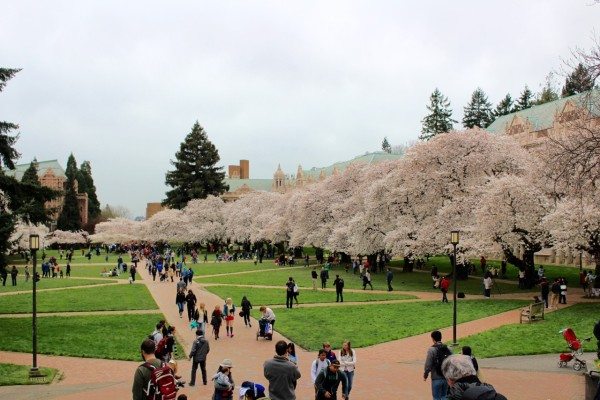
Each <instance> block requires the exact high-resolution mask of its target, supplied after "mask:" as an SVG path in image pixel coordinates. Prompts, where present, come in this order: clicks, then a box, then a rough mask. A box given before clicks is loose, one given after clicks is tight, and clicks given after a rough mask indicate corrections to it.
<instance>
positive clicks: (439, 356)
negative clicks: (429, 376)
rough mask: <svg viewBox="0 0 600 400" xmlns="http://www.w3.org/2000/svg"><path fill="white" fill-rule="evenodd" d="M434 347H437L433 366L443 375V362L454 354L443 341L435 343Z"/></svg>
mask: <svg viewBox="0 0 600 400" xmlns="http://www.w3.org/2000/svg"><path fill="white" fill-rule="evenodd" d="M433 347H434V348H435V356H434V359H433V368H434V369H435V371H436V372H437V373H438V375H442V376H443V375H444V374H442V363H443V362H444V360H445V359H446V358H447V357H448V356H451V355H452V351H450V349H449V348H448V346H446V345H445V344H443V343H439V344H435V345H433Z"/></svg>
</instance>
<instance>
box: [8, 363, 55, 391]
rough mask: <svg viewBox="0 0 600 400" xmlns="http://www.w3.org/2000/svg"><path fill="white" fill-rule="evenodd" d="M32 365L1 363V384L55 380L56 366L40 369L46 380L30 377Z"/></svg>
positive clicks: (25, 383) (43, 382)
mask: <svg viewBox="0 0 600 400" xmlns="http://www.w3.org/2000/svg"><path fill="white" fill-rule="evenodd" d="M30 369H31V367H29V366H25V365H15V364H4V363H0V386H12V385H39V384H48V383H50V382H52V381H53V380H54V376H55V375H56V374H57V373H58V370H57V369H54V368H40V371H41V372H42V373H43V374H44V375H46V377H45V378H44V380H39V381H38V380H36V379H33V380H32V379H29V370H30Z"/></svg>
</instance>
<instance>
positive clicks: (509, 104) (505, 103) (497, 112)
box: [494, 93, 515, 118]
mask: <svg viewBox="0 0 600 400" xmlns="http://www.w3.org/2000/svg"><path fill="white" fill-rule="evenodd" d="M512 112H515V110H514V107H513V99H512V97H511V96H510V93H507V94H506V96H504V98H503V99H502V100H500V103H498V105H497V106H496V108H495V109H494V117H495V118H498V117H501V116H503V115H507V114H510V113H512Z"/></svg>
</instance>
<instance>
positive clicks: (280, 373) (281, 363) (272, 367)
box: [263, 340, 302, 400]
mask: <svg viewBox="0 0 600 400" xmlns="http://www.w3.org/2000/svg"><path fill="white" fill-rule="evenodd" d="M287 351H288V344H287V343H286V342H285V341H284V340H280V341H278V342H277V343H276V344H275V356H274V357H273V358H272V359H270V360H267V361H265V363H264V364H263V375H264V377H265V378H266V379H267V380H268V381H269V397H270V398H271V399H272V400H295V399H296V391H295V389H296V383H297V381H298V379H300V377H301V376H302V375H301V374H300V370H299V369H298V367H297V366H296V364H294V363H293V362H291V361H290V360H289V359H288V357H287Z"/></svg>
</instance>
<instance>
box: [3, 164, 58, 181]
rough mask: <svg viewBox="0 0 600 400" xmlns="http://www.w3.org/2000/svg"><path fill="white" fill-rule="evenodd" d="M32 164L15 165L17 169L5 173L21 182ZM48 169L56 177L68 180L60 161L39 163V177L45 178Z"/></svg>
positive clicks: (5, 170) (7, 170) (6, 170)
mask: <svg viewBox="0 0 600 400" xmlns="http://www.w3.org/2000/svg"><path fill="white" fill-rule="evenodd" d="M30 164H31V163H27V164H19V165H15V169H4V173H5V174H6V175H7V176H14V177H15V179H16V180H18V181H20V180H21V178H23V174H24V173H25V171H26V170H27V168H29V165H30ZM48 169H51V170H52V172H54V175H56V176H61V177H63V178H66V175H65V170H64V169H63V167H61V166H60V164H59V163H58V160H47V161H39V162H38V176H39V177H41V176H43V175H44V174H45V173H46V171H47V170H48Z"/></svg>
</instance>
